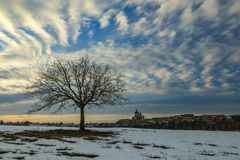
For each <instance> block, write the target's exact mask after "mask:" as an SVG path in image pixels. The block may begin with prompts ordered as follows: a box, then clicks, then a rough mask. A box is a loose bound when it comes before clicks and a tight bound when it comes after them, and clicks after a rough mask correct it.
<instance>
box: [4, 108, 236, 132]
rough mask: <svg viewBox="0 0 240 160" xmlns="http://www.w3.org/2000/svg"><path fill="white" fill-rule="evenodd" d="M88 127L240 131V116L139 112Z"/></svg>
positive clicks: (24, 123) (28, 123)
mask: <svg viewBox="0 0 240 160" xmlns="http://www.w3.org/2000/svg"><path fill="white" fill-rule="evenodd" d="M0 125H18V126H29V125H34V126H56V127H79V124H75V123H63V122H56V123H33V122H29V121H25V122H4V121H2V120H0ZM86 127H89V128H92V127H96V128H97V127H126V128H127V127H129V128H149V129H150V128H151V129H175V130H211V131H214V130H219V131H240V115H197V116H196V115H194V114H182V115H175V116H170V117H155V118H149V119H146V118H145V117H144V115H143V114H142V113H141V112H139V111H138V110H136V111H135V113H134V114H133V116H132V118H131V119H120V120H118V121H117V122H114V123H87V124H86Z"/></svg>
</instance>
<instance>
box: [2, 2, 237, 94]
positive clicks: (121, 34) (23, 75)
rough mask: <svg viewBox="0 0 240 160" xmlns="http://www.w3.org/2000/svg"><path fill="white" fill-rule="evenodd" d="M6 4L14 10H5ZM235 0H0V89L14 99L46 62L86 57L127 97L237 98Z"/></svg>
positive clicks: (7, 8)
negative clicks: (110, 74) (116, 74)
mask: <svg viewBox="0 0 240 160" xmlns="http://www.w3.org/2000/svg"><path fill="white" fill-rule="evenodd" d="M12 4H14V5H12ZM238 8H239V2H238V1H227V2H226V3H225V4H223V3H222V2H219V1H216V0H197V1H191V0H186V1H179V0H161V1H159V0H149V1H144V0H132V1H110V0H93V1H84V0H69V1H63V0H53V1H35V0H30V1H29V0H22V1H17V0H12V1H1V2H0V90H1V93H2V94H18V93H22V92H24V91H23V90H22V89H21V88H22V87H23V86H24V85H26V84H27V83H28V80H31V79H32V78H34V77H35V76H36V75H35V74H36V70H37V69H38V68H39V67H41V66H42V65H45V64H46V63H48V62H50V61H51V60H52V59H53V58H54V57H58V56H61V57H63V58H74V59H76V58H78V57H80V56H81V55H83V54H85V53H89V54H90V55H91V56H93V57H94V58H95V60H97V61H98V62H103V63H108V64H110V65H112V66H113V67H116V68H117V69H119V70H120V72H121V73H124V74H125V79H126V82H127V84H128V92H131V93H132V94H139V93H142V94H144V93H149V94H159V95H163V94H179V93H181V94H183V93H188V94H218V95H220V94H225V95H226V94H232V95H238V94H239V87H238V86H240V84H239V82H240V80H239V78H238V77H239V76H240V72H239V70H240V66H239V65H238V63H239V61H240V58H239V57H240V56H239V45H238V44H239V37H238V35H239V27H240V22H239V21H238V19H239V12H240V11H239V9H238Z"/></svg>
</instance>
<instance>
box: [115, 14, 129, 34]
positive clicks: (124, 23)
mask: <svg viewBox="0 0 240 160" xmlns="http://www.w3.org/2000/svg"><path fill="white" fill-rule="evenodd" d="M116 23H117V24H118V29H119V30H120V31H122V32H126V31H127V29H128V20H127V16H126V15H125V14H124V12H123V11H121V12H119V13H118V14H117V16H116Z"/></svg>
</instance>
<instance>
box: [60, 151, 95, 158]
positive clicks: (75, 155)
mask: <svg viewBox="0 0 240 160" xmlns="http://www.w3.org/2000/svg"><path fill="white" fill-rule="evenodd" d="M58 154H60V155H63V156H70V157H86V158H96V157H98V155H96V154H85V153H76V152H58Z"/></svg>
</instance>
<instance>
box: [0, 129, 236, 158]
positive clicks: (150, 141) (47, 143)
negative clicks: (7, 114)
mask: <svg viewBox="0 0 240 160" xmlns="http://www.w3.org/2000/svg"><path fill="white" fill-rule="evenodd" d="M51 129H59V128H55V127H33V126H31V127H25V126H24V127H23V126H0V132H5V133H8V132H9V133H10V132H19V131H23V130H51ZM64 129H70V128H64ZM72 129H74V128H72ZM95 130H101V131H115V132H118V133H119V134H118V135H116V136H115V137H106V138H104V139H99V140H94V141H93V140H86V139H83V138H65V140H70V142H71V141H73V142H74V143H70V142H65V141H59V140H46V139H38V140H37V141H34V142H24V143H21V141H20V140H19V139H18V140H16V141H15V143H8V142H6V141H4V140H3V137H1V135H0V159H33V160H37V159H43V160H47V159H96V160H152V159H167V160H171V159H177V160H180V159H181V160H195V159H196V160H201V159H202V160H206V159H216V160H224V159H226V160H240V132H215V131H180V130H153V129H132V128H127V129H126V128H107V129H106V128H101V129H99V128H98V129H95ZM59 151H66V152H74V153H80V154H94V155H97V156H98V157H95V158H86V157H79V156H76V157H74V156H63V155H61V154H59ZM31 153H32V154H31Z"/></svg>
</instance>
